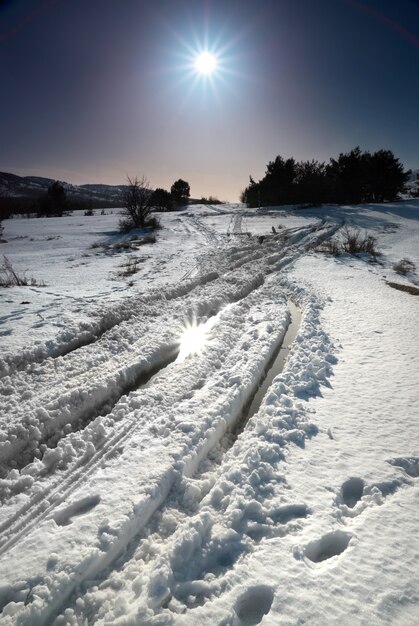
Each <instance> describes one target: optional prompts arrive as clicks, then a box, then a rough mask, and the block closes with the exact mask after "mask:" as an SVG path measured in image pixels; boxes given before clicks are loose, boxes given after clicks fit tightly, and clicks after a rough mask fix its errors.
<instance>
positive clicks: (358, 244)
mask: <svg viewBox="0 0 419 626" xmlns="http://www.w3.org/2000/svg"><path fill="white" fill-rule="evenodd" d="M376 242H377V240H376V239H375V237H373V236H372V235H369V234H368V233H364V234H363V233H361V231H360V230H358V229H357V228H354V229H350V228H344V229H343V230H342V249H343V252H347V253H348V254H359V253H360V252H364V253H366V254H371V256H373V257H376V256H377V255H378V250H377V249H376V247H375V246H376Z"/></svg>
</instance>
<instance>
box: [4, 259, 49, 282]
mask: <svg viewBox="0 0 419 626" xmlns="http://www.w3.org/2000/svg"><path fill="white" fill-rule="evenodd" d="M26 285H31V286H32V287H45V283H44V282H38V281H37V280H36V279H35V278H27V277H26V276H25V274H18V273H17V272H16V270H15V269H14V267H13V265H12V262H11V260H10V259H9V258H8V257H7V256H6V255H4V254H3V263H2V264H1V266H0V287H24V286H26Z"/></svg>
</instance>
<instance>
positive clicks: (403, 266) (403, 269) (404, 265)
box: [393, 259, 416, 276]
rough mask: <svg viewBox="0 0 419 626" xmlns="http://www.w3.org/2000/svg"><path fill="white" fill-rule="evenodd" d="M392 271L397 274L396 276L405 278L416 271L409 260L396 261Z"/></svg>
mask: <svg viewBox="0 0 419 626" xmlns="http://www.w3.org/2000/svg"><path fill="white" fill-rule="evenodd" d="M393 270H394V271H395V272H397V274H401V275H402V276H406V274H408V273H409V272H414V271H415V270H416V265H415V264H414V263H413V261H411V260H410V259H401V261H398V262H397V263H395V264H394V265H393Z"/></svg>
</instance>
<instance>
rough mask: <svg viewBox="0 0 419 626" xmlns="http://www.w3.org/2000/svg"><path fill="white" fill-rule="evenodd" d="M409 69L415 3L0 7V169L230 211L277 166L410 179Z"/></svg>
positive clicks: (415, 62) (20, 2)
mask: <svg viewBox="0 0 419 626" xmlns="http://www.w3.org/2000/svg"><path fill="white" fill-rule="evenodd" d="M206 47H208V48H209V49H211V50H212V51H213V52H214V53H216V54H217V55H218V63H219V66H218V71H217V72H216V73H215V74H214V75H213V76H212V77H211V78H203V77H199V76H198V75H197V74H196V72H194V71H193V67H192V65H193V58H194V55H195V54H196V53H197V52H198V51H199V50H201V49H204V48H206ZM418 68H419V2H417V1H416V0H398V2H394V1H393V0H391V1H390V0H362V2H360V1H358V0H258V2H256V1H255V0H252V1H250V0H241V1H229V0H223V1H220V0H213V1H209V0H208V1H206V2H202V1H200V0H188V1H186V0H184V1H174V0H171V1H169V0H154V1H153V2H151V1H149V2H143V1H142V0H122V1H121V0H89V2H86V1H85V0H49V1H48V0H8V1H7V0H6V1H3V2H2V3H1V4H0V75H1V77H2V97H1V98H0V125H1V126H0V132H1V135H0V136H1V144H0V170H2V171H10V172H15V173H17V174H21V175H25V174H37V175H41V176H48V177H53V178H59V179H61V180H67V181H69V182H74V183H85V182H103V183H121V182H123V181H124V179H125V177H126V175H127V174H129V175H134V176H135V175H142V174H144V175H146V176H147V177H148V178H149V179H150V181H151V184H152V186H154V187H157V186H159V187H165V188H168V187H170V185H171V184H172V183H173V181H174V180H176V179H177V178H179V177H181V178H183V179H186V180H187V181H189V183H190V185H191V193H192V195H193V196H195V197H200V196H201V195H205V196H208V195H210V194H212V195H216V196H218V197H219V198H220V199H225V200H232V201H234V200H237V198H238V195H239V193H240V190H241V189H243V188H244V187H245V186H246V185H247V183H248V177H249V174H252V176H253V177H255V178H259V177H261V176H262V175H263V173H264V170H265V166H266V164H267V162H268V161H269V160H272V159H274V158H275V156H276V155H277V154H281V155H282V156H284V157H288V156H294V157H295V158H297V159H311V158H317V159H320V160H327V159H328V158H329V157H330V156H336V155H338V154H339V152H345V151H348V150H350V149H351V148H352V147H354V146H356V145H360V146H361V148H362V149H364V150H376V149H379V148H388V149H391V150H393V151H394V153H395V154H396V156H398V157H400V159H401V161H402V162H403V163H404V164H405V166H406V167H413V168H418V167H419V72H418Z"/></svg>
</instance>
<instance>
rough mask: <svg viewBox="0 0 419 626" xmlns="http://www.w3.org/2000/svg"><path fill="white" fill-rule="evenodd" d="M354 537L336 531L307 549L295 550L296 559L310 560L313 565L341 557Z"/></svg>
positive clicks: (317, 540) (307, 546)
mask: <svg viewBox="0 0 419 626" xmlns="http://www.w3.org/2000/svg"><path fill="white" fill-rule="evenodd" d="M351 538H352V535H350V534H349V533H345V532H343V531H342V530H335V531H332V532H330V533H327V534H326V535H323V537H320V539H316V540H314V541H311V542H310V543H309V544H307V545H306V547H305V548H303V549H301V548H295V549H294V557H295V558H296V559H309V560H310V561H311V562H312V563H322V562H323V561H327V560H328V559H331V558H333V557H335V556H339V554H342V552H344V551H345V550H346V548H347V547H348V545H349V542H350V540H351Z"/></svg>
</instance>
